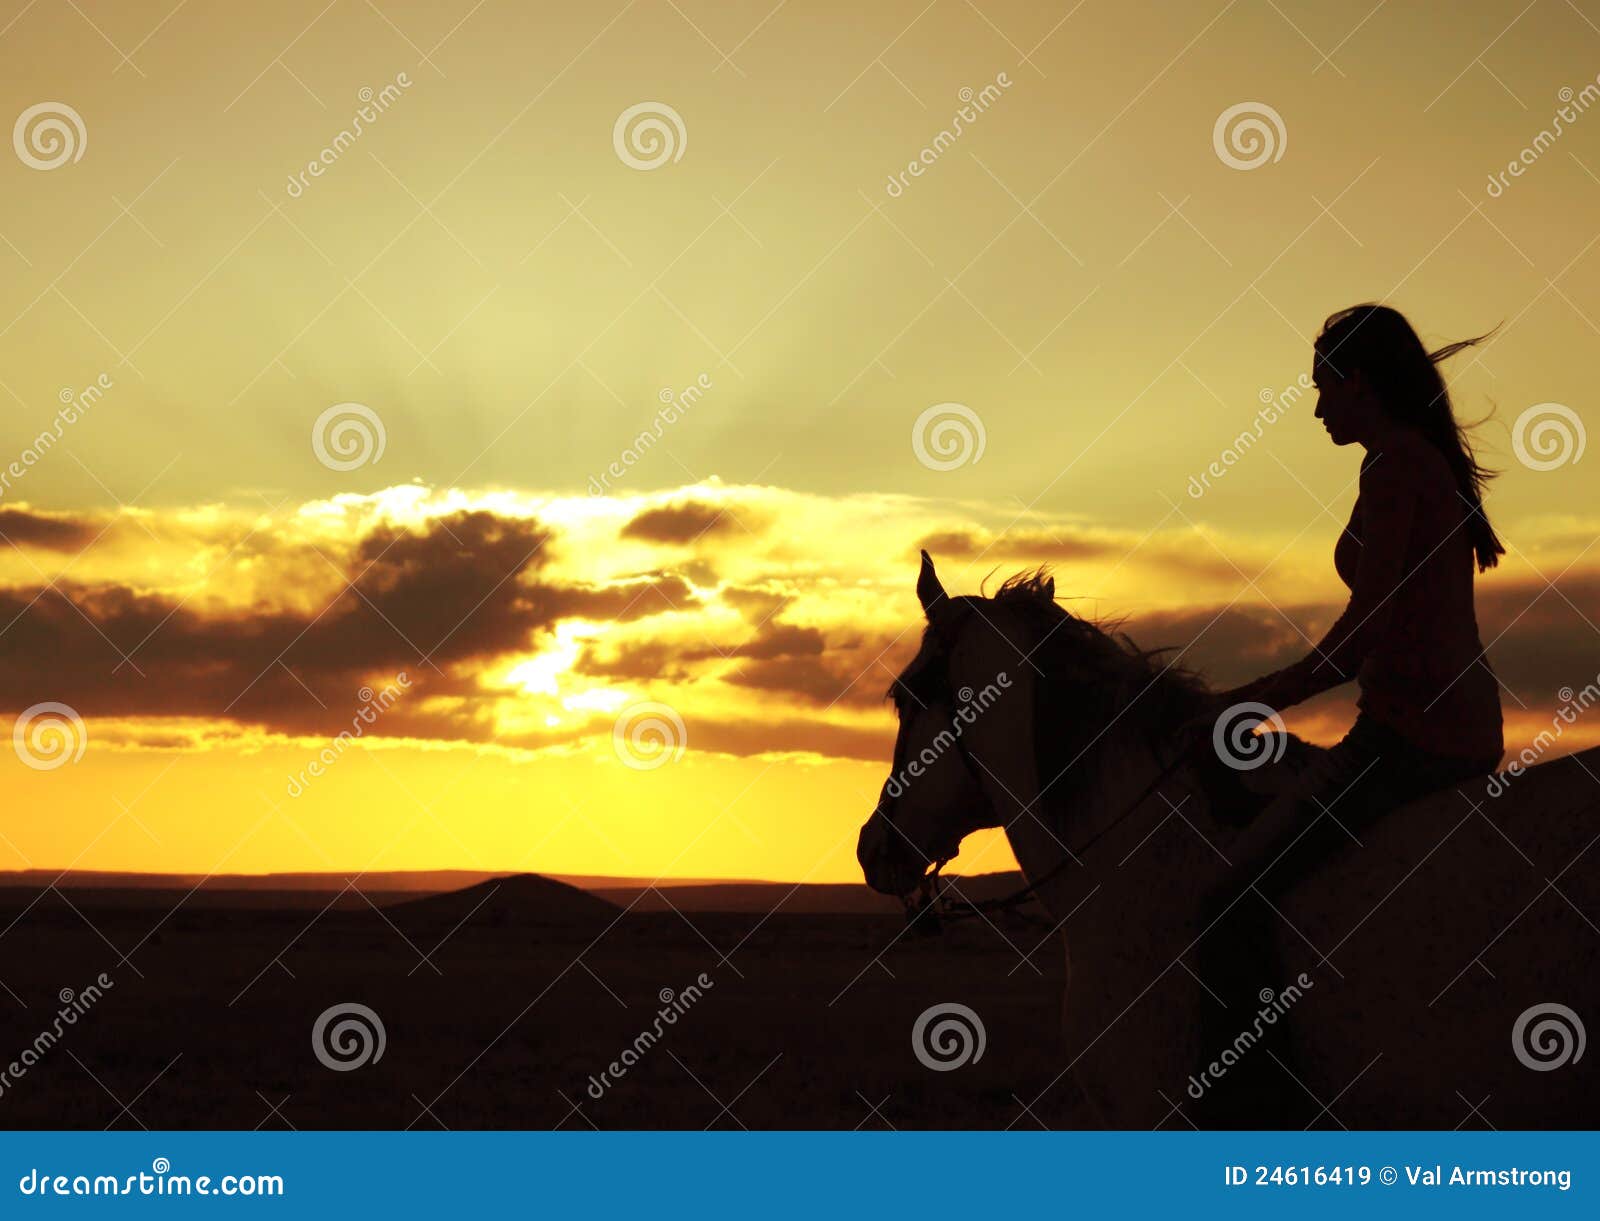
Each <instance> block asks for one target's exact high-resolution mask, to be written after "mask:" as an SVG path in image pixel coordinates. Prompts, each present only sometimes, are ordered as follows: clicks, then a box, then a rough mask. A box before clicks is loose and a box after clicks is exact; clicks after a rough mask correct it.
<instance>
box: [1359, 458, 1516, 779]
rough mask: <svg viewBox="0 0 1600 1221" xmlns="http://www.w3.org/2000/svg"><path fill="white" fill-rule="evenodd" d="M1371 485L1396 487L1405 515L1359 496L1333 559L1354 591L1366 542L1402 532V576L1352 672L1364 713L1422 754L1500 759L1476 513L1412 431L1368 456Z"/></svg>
mask: <svg viewBox="0 0 1600 1221" xmlns="http://www.w3.org/2000/svg"><path fill="white" fill-rule="evenodd" d="M1369 481H1375V482H1380V483H1383V484H1385V485H1386V487H1387V488H1390V489H1393V488H1396V487H1398V488H1399V489H1401V490H1402V492H1403V495H1404V500H1405V502H1406V504H1407V505H1408V506H1409V513H1408V514H1407V513H1405V512H1403V511H1400V512H1397V511H1396V508H1395V507H1394V506H1395V505H1396V501H1397V498H1396V497H1394V496H1371V495H1365V494H1364V495H1363V496H1359V497H1357V500H1356V506H1355V509H1354V511H1353V512H1352V513H1351V517H1350V524H1349V525H1348V526H1347V527H1346V528H1345V533H1344V535H1342V536H1341V537H1340V540H1339V545H1338V547H1337V548H1336V549H1335V552H1334V563H1335V566H1336V567H1337V568H1338V571H1339V575H1340V577H1341V578H1343V579H1344V581H1345V583H1346V584H1347V585H1353V583H1354V580H1355V573H1356V568H1357V565H1358V564H1359V559H1360V551H1361V546H1362V543H1363V541H1364V540H1365V539H1367V538H1372V537H1376V536H1378V534H1379V532H1381V531H1389V530H1392V529H1405V530H1407V542H1406V549H1405V564H1404V571H1403V575H1402V577H1401V579H1400V581H1399V582H1398V584H1397V585H1396V586H1395V588H1394V590H1393V592H1392V593H1391V594H1390V595H1389V601H1390V603H1391V605H1390V606H1388V607H1385V608H1384V611H1385V613H1384V615H1383V619H1384V628H1383V631H1382V632H1381V634H1380V635H1379V636H1378V637H1377V639H1376V640H1375V641H1374V642H1373V645H1372V648H1371V651H1370V652H1368V654H1367V656H1366V657H1365V658H1364V660H1363V661H1362V664H1361V668H1360V671H1359V673H1358V675H1357V679H1358V682H1359V683H1360V686H1361V699H1360V707H1361V709H1362V711H1364V712H1366V713H1368V714H1369V715H1371V716H1372V717H1373V718H1375V719H1376V720H1379V721H1381V722H1383V723H1385V724H1387V725H1389V726H1391V727H1392V728H1394V729H1395V730H1397V731H1399V732H1400V733H1401V734H1403V735H1404V736H1405V737H1406V738H1407V739H1409V740H1410V741H1412V742H1414V743H1416V744H1417V745H1418V746H1420V747H1422V748H1423V749H1425V750H1429V751H1433V752H1436V753H1439V754H1444V755H1452V756H1471V757H1483V756H1487V755H1494V756H1496V757H1498V755H1499V753H1500V751H1501V750H1502V749H1503V739H1502V732H1501V716H1500V697H1499V689H1498V683H1497V680H1496V679H1495V677H1494V674H1493V672H1492V671H1491V670H1490V669H1489V663H1488V659H1487V658H1486V657H1485V656H1484V650H1483V642H1482V640H1481V639H1480V637H1479V634H1478V622H1477V616H1476V613H1475V612H1474V609H1473V598H1472V595H1473V575H1474V572H1475V570H1476V561H1475V558H1474V553H1473V543H1472V536H1471V533H1470V532H1469V531H1468V530H1467V529H1466V525H1467V521H1468V518H1469V516H1470V514H1471V513H1472V507H1471V505H1470V504H1469V502H1468V501H1467V500H1466V499H1465V497H1463V496H1462V495H1461V492H1460V489H1459V487H1458V485H1457V483H1456V480H1455V477H1454V475H1453V473H1452V472H1451V470H1450V466H1449V463H1448V462H1446V461H1445V458H1444V455H1443V454H1441V453H1440V452H1439V450H1438V449H1437V448H1436V447H1435V446H1433V445H1432V444H1430V443H1429V442H1428V441H1427V440H1426V439H1425V438H1424V437H1422V436H1421V435H1419V434H1418V433H1416V432H1414V431H1412V430H1410V429H1400V430H1397V431H1396V433H1395V434H1394V436H1393V437H1392V438H1391V439H1386V440H1385V443H1384V446H1383V448H1382V449H1380V450H1377V451H1375V452H1372V453H1369V454H1368V456H1367V459H1366V461H1365V463H1364V464H1363V468H1362V485H1363V488H1366V487H1368V486H1369ZM1407 517H1408V518H1409V520H1405V519H1406V518H1407ZM1391 518H1393V520H1391Z"/></svg>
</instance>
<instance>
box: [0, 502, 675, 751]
mask: <svg viewBox="0 0 1600 1221" xmlns="http://www.w3.org/2000/svg"><path fill="white" fill-rule="evenodd" d="M550 538H551V533H550V531H549V530H548V529H547V528H546V527H544V526H543V525H541V524H540V523H538V522H536V521H531V520H527V519H513V518H502V517H498V516H496V515H494V514H491V513H484V512H463V513H457V514H454V515H452V516H449V517H446V518H441V519H435V520H432V521H430V522H428V523H427V524H426V525H425V526H422V527H418V528H416V529H408V528H404V527H400V526H395V525H388V524H385V525H382V526H379V527H376V528H374V529H373V530H371V531H370V532H368V533H367V534H366V535H364V536H363V537H362V538H361V539H360V540H359V541H358V542H357V543H356V545H355V546H354V548H353V550H352V551H351V553H350V554H349V555H348V556H347V557H346V558H344V559H343V561H342V565H343V567H342V569H341V575H342V576H343V577H344V579H346V580H347V581H348V582H349V586H348V588H346V589H344V590H343V591H342V592H340V593H338V594H337V595H336V596H335V597H334V598H333V600H332V601H331V602H330V603H329V604H328V605H327V606H325V607H322V608H321V609H319V610H317V611H314V612H297V611H285V610H274V609H261V608H247V609H229V610H224V611H219V610H216V609H214V608H211V607H206V606H203V605H201V604H200V603H198V602H188V601H180V600H175V599H173V598H170V597H167V596H163V595H154V594H146V593H141V592H138V591H135V590H132V589H128V588H126V587H121V586H82V585H71V584H68V583H59V584H58V585H56V586H53V587H48V588H45V589H43V590H40V589H36V588H35V589H8V590H0V639H3V641H4V644H5V648H4V649H0V707H4V708H7V709H20V708H25V707H28V706H30V705H32V704H34V703H38V702H40V701H43V700H59V701H62V702H65V703H68V704H70V705H71V706H72V707H74V708H75V709H77V711H78V712H79V713H81V714H82V715H84V716H191V717H217V718H224V719H231V720H234V721H239V722H244V723H251V724H259V725H263V726H265V727H267V728H271V729H277V730H282V731H285V732H308V733H313V732H314V733H322V732H328V731H329V729H330V727H332V729H333V731H334V732H337V729H338V728H340V727H348V725H349V718H350V716H351V714H352V712H353V710H354V709H355V708H358V707H359V706H360V705H361V703H362V702H363V700H362V698H360V691H361V689H362V688H363V687H364V686H369V685H378V686H380V687H381V682H382V680H383V679H384V678H392V677H393V676H395V675H397V674H399V673H400V672H402V671H404V672H405V673H407V675H408V677H409V680H410V681H411V683H412V684H413V685H412V688H411V691H410V693H409V694H407V695H406V696H404V697H403V699H402V700H401V702H400V704H399V705H398V706H397V708H396V710H394V711H392V712H390V713H387V714H386V715H385V716H384V718H383V720H382V723H381V727H376V728H375V729H374V730H373V732H378V733H383V732H387V733H394V734H402V733H404V734H415V735H418V736H426V737H450V738H457V737H467V738H476V737H482V736H487V734H488V726H487V724H486V723H485V718H486V717H487V715H488V710H487V708H473V707H471V706H470V702H469V706H467V707H465V708H463V709H462V710H460V711H458V712H452V713H449V714H446V713H441V712H424V711H423V709H422V707H421V705H422V704H423V702H424V697H425V696H427V695H460V696H470V695H472V694H474V693H476V692H479V690H480V689H479V688H478V686H477V679H476V672H477V671H478V670H480V669H482V668H483V667H484V666H485V665H487V664H488V663H491V662H492V661H494V660H495V659H497V658H499V657H502V656H504V655H507V654H514V653H520V652H524V651H527V650H530V649H532V648H534V647H536V645H537V643H538V641H539V639H540V636H541V633H544V632H546V631H548V630H549V629H550V628H551V627H553V626H554V625H555V624H556V623H557V622H559V621H561V620H563V619H568V618H574V617H582V618H590V619H603V620H608V621H620V622H626V621H631V620H637V619H641V618H644V617H646V616H649V615H655V614H660V613H662V612H664V611H668V610H672V609H674V608H684V607H688V606H694V605H697V602H696V600H695V598H694V595H693V592H692V590H691V589H690V588H689V586H688V585H687V584H686V583H685V582H684V581H683V580H682V579H681V578H679V577H676V576H672V575H667V574H647V575H644V576H641V577H639V578H636V579H634V580H631V581H627V582H621V583H618V584H615V585H583V584H561V583H558V582H555V581H551V580H549V579H545V578H542V577H541V575H540V573H541V570H542V568H543V567H544V566H545V563H546V544H547V543H548V542H549V541H550ZM329 563H335V561H334V560H332V559H331V558H330V560H329Z"/></svg>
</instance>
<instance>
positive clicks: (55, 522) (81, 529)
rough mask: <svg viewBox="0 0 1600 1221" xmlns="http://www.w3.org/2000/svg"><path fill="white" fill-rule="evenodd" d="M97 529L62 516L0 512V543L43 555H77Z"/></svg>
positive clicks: (8, 508)
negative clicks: (42, 553)
mask: <svg viewBox="0 0 1600 1221" xmlns="http://www.w3.org/2000/svg"><path fill="white" fill-rule="evenodd" d="M99 533H100V527H99V526H97V525H95V524H94V523H93V522H89V521H85V520H84V519H82V518H79V517H73V516H71V515H69V514H66V513H41V512H39V511H38V510H35V509H24V508H14V507H11V506H9V505H8V506H5V507H3V508H0V539H5V540H7V541H9V542H12V543H15V544H16V545H17V546H18V547H39V548H42V549H44V550H46V551H81V550H82V549H83V548H85V547H87V546H88V545H89V544H90V543H92V542H93V541H94V540H95V537H96V536H97V535H98V534H99Z"/></svg>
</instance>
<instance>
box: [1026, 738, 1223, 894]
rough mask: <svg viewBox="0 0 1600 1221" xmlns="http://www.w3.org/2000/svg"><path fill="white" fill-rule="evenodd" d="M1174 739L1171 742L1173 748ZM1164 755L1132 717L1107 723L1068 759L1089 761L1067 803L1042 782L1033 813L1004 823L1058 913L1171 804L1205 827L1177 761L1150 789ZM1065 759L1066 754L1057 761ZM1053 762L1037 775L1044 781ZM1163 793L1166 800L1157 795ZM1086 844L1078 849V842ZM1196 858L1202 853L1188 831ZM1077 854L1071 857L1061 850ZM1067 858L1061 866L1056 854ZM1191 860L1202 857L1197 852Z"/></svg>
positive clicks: (1194, 790) (1198, 799)
mask: <svg viewBox="0 0 1600 1221" xmlns="http://www.w3.org/2000/svg"><path fill="white" fill-rule="evenodd" d="M1175 747H1176V744H1174V748H1175ZM1170 762H1171V755H1170V753H1168V754H1167V756H1166V757H1165V758H1163V757H1161V756H1160V755H1158V752H1157V749H1156V748H1155V747H1154V746H1153V745H1152V744H1151V738H1150V735H1148V734H1146V733H1144V732H1143V731H1142V730H1141V729H1140V728H1139V727H1136V726H1133V725H1127V726H1123V725H1120V724H1119V725H1114V726H1113V727H1112V728H1111V729H1109V730H1108V731H1107V732H1106V734H1105V736H1104V738H1102V740H1101V741H1100V742H1099V743H1097V744H1096V745H1095V746H1094V747H1093V748H1092V749H1091V750H1090V751H1087V752H1085V754H1084V755H1083V757H1082V758H1081V759H1079V760H1078V761H1077V762H1075V763H1073V764H1071V766H1072V767H1075V768H1076V767H1087V768H1091V769H1093V773H1092V780H1091V782H1090V783H1089V784H1087V785H1085V786H1083V787H1082V789H1081V790H1080V795H1078V796H1076V797H1074V798H1073V800H1072V802H1071V805H1070V808H1066V809H1063V808H1061V806H1060V805H1059V804H1055V803H1051V802H1050V800H1049V795H1050V794H1049V790H1048V789H1046V791H1045V794H1044V799H1043V800H1042V801H1040V803H1039V805H1040V806H1041V807H1043V808H1042V809H1041V810H1040V812H1039V817H1038V818H1037V819H1033V818H1022V819H1019V820H1017V821H1016V822H1015V823H1014V824H1013V825H1012V826H1011V827H1009V828H1008V829H1007V836H1008V838H1009V839H1010V842H1011V849H1012V852H1013V854H1014V855H1015V856H1016V858H1017V863H1018V864H1019V865H1021V866H1022V870H1023V873H1024V874H1026V875H1027V877H1028V878H1029V879H1030V880H1033V881H1037V880H1039V879H1042V878H1048V880H1047V882H1046V884H1045V885H1044V886H1043V887H1041V889H1040V893H1039V897H1040V899H1041V900H1042V901H1043V902H1044V904H1045V906H1046V907H1048V908H1049V909H1050V910H1051V911H1052V912H1053V913H1054V914H1055V916H1056V917H1057V918H1058V919H1061V918H1065V916H1066V915H1067V913H1068V912H1069V911H1071V910H1072V909H1073V908H1074V907H1075V906H1076V905H1077V904H1078V902H1079V901H1080V900H1081V899H1082V898H1083V896H1084V894H1086V893H1087V892H1088V891H1089V890H1090V889H1091V888H1093V887H1094V886H1095V885H1097V884H1098V883H1099V882H1100V881H1101V880H1102V878H1103V877H1104V875H1105V872H1106V870H1107V869H1108V868H1109V869H1114V868H1115V867H1116V866H1117V863H1118V861H1119V860H1121V859H1122V858H1123V856H1124V854H1126V853H1128V852H1129V850H1130V849H1132V848H1133V847H1134V846H1135V845H1137V844H1139V843H1140V842H1141V840H1143V839H1144V838H1145V837H1146V836H1147V835H1149V833H1150V831H1151V828H1153V827H1154V826H1155V825H1156V824H1157V823H1159V822H1161V821H1162V820H1163V819H1165V818H1168V817H1171V816H1173V815H1172V805H1176V806H1177V807H1178V812H1179V813H1180V814H1181V815H1182V816H1183V817H1184V818H1186V819H1188V820H1189V821H1190V822H1192V823H1194V824H1195V825H1196V826H1198V827H1200V828H1201V829H1202V830H1203V831H1204V832H1207V833H1209V831H1210V829H1211V818H1210V811H1209V809H1208V808H1206V806H1205V804H1204V799H1203V797H1202V796H1201V795H1200V793H1199V790H1198V787H1197V786H1195V785H1192V784H1191V783H1190V782H1189V775H1188V769H1187V768H1186V767H1181V768H1179V770H1178V771H1177V772H1175V773H1173V774H1172V775H1170V776H1166V777H1164V778H1162V781H1161V783H1160V784H1158V785H1157V786H1156V789H1155V791H1150V786H1151V785H1152V784H1153V783H1155V782H1156V780H1157V777H1158V776H1160V775H1161V772H1162V769H1163V768H1164V767H1166V766H1167V765H1168V764H1169V763H1170ZM1057 766H1058V767H1059V766H1065V761H1063V763H1062V764H1059V765H1057ZM1053 774H1054V770H1053V769H1046V774H1045V775H1043V776H1042V777H1041V783H1042V784H1048V783H1049V781H1050V779H1051V776H1052V775H1053ZM1163 796H1165V797H1166V798H1169V799H1170V800H1171V802H1172V805H1169V804H1168V803H1167V801H1165V800H1163ZM1091 843H1092V844H1093V847H1092V848H1090V849H1088V850H1087V851H1084V849H1085V845H1090V844H1091ZM1193 845H1194V847H1195V849H1196V850H1197V851H1196V856H1197V858H1198V857H1199V855H1200V854H1201V853H1205V848H1204V845H1203V844H1202V843H1201V842H1200V841H1199V839H1198V838H1195V839H1193ZM1069 850H1070V852H1071V853H1072V854H1073V855H1074V856H1076V857H1077V858H1078V860H1077V861H1076V862H1074V861H1073V860H1072V857H1070V856H1069V855H1068V852H1069ZM1063 861H1067V862H1068V864H1067V865H1066V867H1064V868H1063V867H1062V862H1063ZM1196 864H1197V865H1203V864H1205V862H1204V861H1200V860H1198V859H1197V862H1196Z"/></svg>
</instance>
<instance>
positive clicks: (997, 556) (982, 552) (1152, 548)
mask: <svg viewBox="0 0 1600 1221" xmlns="http://www.w3.org/2000/svg"><path fill="white" fill-rule="evenodd" d="M917 547H918V548H919V549H921V550H924V551H926V552H928V554H929V555H931V556H933V558H934V560H935V562H937V561H938V560H939V559H940V558H941V557H949V558H950V559H958V560H978V559H985V560H991V561H993V562H994V563H995V564H997V565H1003V564H1004V563H1006V562H1007V561H1010V562H1015V563H1019V564H1022V565H1036V564H1068V563H1074V564H1081V563H1084V562H1087V561H1091V560H1104V561H1106V562H1107V563H1109V564H1118V563H1121V562H1122V561H1123V560H1126V559H1129V558H1130V557H1131V558H1133V559H1135V560H1138V561H1142V562H1144V563H1146V564H1148V565H1153V566H1154V567H1157V568H1159V569H1162V570H1164V571H1168V572H1172V573H1174V574H1181V575H1184V576H1191V577H1205V578H1208V579H1211V580H1221V581H1238V582H1240V583H1241V584H1242V583H1243V581H1244V578H1243V576H1242V575H1241V574H1240V571H1239V569H1237V568H1235V567H1234V566H1233V565H1232V564H1231V563H1229V562H1228V559H1227V557H1226V556H1224V555H1223V554H1222V553H1221V552H1220V551H1218V550H1217V549H1216V548H1215V547H1213V546H1211V545H1209V544H1205V543H1197V544H1190V543H1180V542H1172V541H1143V540H1135V541H1123V540H1112V539H1107V538H1104V537H1101V536H1091V535H1081V534H1074V533H1072V532H1071V531H1070V530H1066V531H1055V530H1007V531H1006V532H1005V533H1003V534H1000V535H990V534H987V533H985V532H983V531H977V530H945V531H940V532H937V533H934V534H929V535H926V536H924V537H923V538H922V539H921V540H920V541H919V542H918V543H917Z"/></svg>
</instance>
